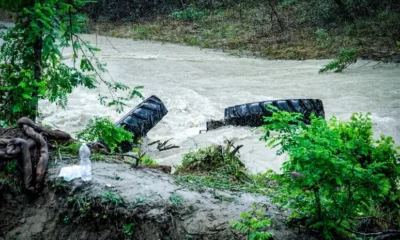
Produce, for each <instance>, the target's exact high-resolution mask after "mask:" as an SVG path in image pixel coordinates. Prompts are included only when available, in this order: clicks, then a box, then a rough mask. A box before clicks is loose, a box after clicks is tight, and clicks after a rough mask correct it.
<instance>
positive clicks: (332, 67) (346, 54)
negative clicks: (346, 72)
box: [319, 48, 360, 73]
mask: <svg viewBox="0 0 400 240" xmlns="http://www.w3.org/2000/svg"><path fill="white" fill-rule="evenodd" d="M359 54H360V53H359V51H358V50H357V49H354V48H350V49H342V50H340V53H339V56H338V57H337V58H336V59H335V60H333V61H332V62H330V63H328V64H327V65H325V66H324V67H323V68H322V69H320V70H319V72H320V73H322V72H327V71H334V72H342V71H343V69H345V68H347V67H348V66H350V65H351V64H354V63H356V62H357V58H358V56H359Z"/></svg>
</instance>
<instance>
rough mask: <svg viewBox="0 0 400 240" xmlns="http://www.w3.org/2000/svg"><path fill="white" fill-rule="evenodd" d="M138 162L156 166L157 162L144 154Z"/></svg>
mask: <svg viewBox="0 0 400 240" xmlns="http://www.w3.org/2000/svg"><path fill="white" fill-rule="evenodd" d="M140 164H142V165H148V166H157V165H158V163H157V162H156V161H155V160H154V159H152V158H151V157H149V156H144V157H143V158H142V160H141V161H140Z"/></svg>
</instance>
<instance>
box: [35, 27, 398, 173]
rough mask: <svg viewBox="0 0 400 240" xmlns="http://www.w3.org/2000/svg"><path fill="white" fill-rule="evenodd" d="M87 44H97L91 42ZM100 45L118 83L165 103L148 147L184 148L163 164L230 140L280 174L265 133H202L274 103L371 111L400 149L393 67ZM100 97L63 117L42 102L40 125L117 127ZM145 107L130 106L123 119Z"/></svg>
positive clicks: (258, 165) (253, 165)
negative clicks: (252, 107) (331, 68)
mask: <svg viewBox="0 0 400 240" xmlns="http://www.w3.org/2000/svg"><path fill="white" fill-rule="evenodd" d="M83 37H84V38H85V39H87V40H89V41H91V42H93V43H96V37H95V36H93V35H85V36H83ZM110 42H111V43H112V44H111V43H110ZM97 46H98V47H100V48H101V49H102V51H101V52H100V53H99V54H98V57H99V59H100V60H101V61H103V62H105V63H107V69H108V70H109V73H110V75H111V76H112V78H113V79H114V80H115V81H118V82H122V83H124V84H127V85H128V86H130V87H135V86H144V87H145V88H144V89H143V90H142V93H143V95H144V96H145V97H149V96H151V95H156V96H157V97H159V98H160V99H161V100H162V101H163V102H164V103H165V105H166V107H167V109H168V111H169V113H168V115H166V116H165V117H164V119H163V120H162V121H161V122H160V123H158V124H157V126H156V127H154V128H153V129H152V130H151V131H150V132H149V134H148V138H149V139H148V141H149V142H151V141H155V140H162V141H165V140H168V139H171V138H172V140H171V141H170V143H172V144H176V145H179V146H180V148H179V149H172V150H169V151H164V152H157V151H149V154H150V155H151V156H152V157H153V158H155V159H156V160H157V161H158V162H159V163H161V164H171V165H174V164H179V163H180V161H181V159H182V155H183V154H184V153H187V152H189V151H194V150H196V149H198V148H199V147H204V146H210V145H212V144H223V143H224V141H225V140H226V139H229V140H235V142H236V144H243V145H244V147H243V148H242V149H241V151H240V153H241V155H242V157H243V161H244V162H245V163H246V164H247V166H248V167H249V168H250V170H251V171H254V172H263V171H265V170H267V169H268V168H272V169H274V170H277V171H279V168H280V165H281V163H282V162H283V161H285V160H286V159H287V156H276V154H275V152H276V149H272V150H271V149H268V148H266V147H265V143H263V142H261V141H260V140H259V139H260V137H261V136H262V132H260V131H253V130H252V128H249V127H233V126H228V127H223V128H221V129H217V130H214V131H209V132H207V133H202V134H199V131H200V130H203V129H205V128H206V121H207V120H209V119H215V120H218V119H221V118H223V115H224V109H225V108H226V107H229V106H233V105H237V104H244V103H249V102H257V101H266V100H271V99H285V98H318V99H321V100H322V101H323V103H324V107H325V112H326V115H327V117H330V116H332V115H336V116H337V117H338V118H339V119H342V120H347V119H348V118H349V117H350V116H351V114H352V113H353V112H364V113H366V112H372V113H373V115H372V119H373V122H374V130H375V132H376V133H377V134H378V135H379V134H386V135H392V136H393V137H394V139H395V140H396V142H400V122H399V121H398V119H399V116H400V104H399V100H398V99H400V91H398V90H399V89H400V81H399V80H398V76H400V69H399V68H397V67H396V66H395V65H382V66H375V64H374V65H372V66H371V65H366V66H364V67H361V68H359V66H362V65H363V64H365V61H359V62H358V63H357V65H355V66H352V67H350V68H349V69H346V71H344V72H343V73H341V74H336V73H328V74H319V73H318V69H319V68H321V67H322V66H324V65H325V64H326V63H328V62H329V60H308V61H269V60H261V59H254V58H237V57H233V56H229V55H227V54H225V53H223V52H218V51H214V50H201V49H198V48H193V47H188V46H180V45H173V44H161V43H154V42H145V41H132V40H130V39H116V38H108V39H106V38H105V37H101V36H97ZM116 49H117V50H116ZM64 54H65V55H66V56H68V54H70V51H69V50H68V49H66V50H65V51H64ZM67 61H68V60H67ZM105 77H106V78H109V76H108V75H105ZM99 93H107V89H106V88H105V87H104V86H102V87H101V88H99V89H95V90H87V89H83V88H77V89H75V90H74V91H73V93H72V94H71V95H70V96H69V104H68V106H67V108H66V109H65V110H62V109H59V108H57V107H55V106H54V105H53V104H50V103H48V102H46V101H41V102H40V111H41V113H42V116H43V117H44V119H43V122H44V123H46V124H49V125H52V126H56V127H58V128H60V129H63V130H66V131H68V132H75V131H77V130H80V129H82V128H83V127H84V126H85V124H87V122H88V121H89V119H90V118H92V117H93V116H95V115H97V116H108V117H110V119H111V120H112V121H117V120H118V119H119V118H120V117H121V116H122V115H123V113H116V112H115V109H112V108H107V107H104V106H102V105H100V104H99V102H98V94H99ZM140 102H141V100H140V99H134V100H132V101H130V102H129V105H130V106H131V107H129V108H126V109H125V112H127V111H129V110H130V109H131V108H133V107H135V106H136V105H137V104H139V103H140Z"/></svg>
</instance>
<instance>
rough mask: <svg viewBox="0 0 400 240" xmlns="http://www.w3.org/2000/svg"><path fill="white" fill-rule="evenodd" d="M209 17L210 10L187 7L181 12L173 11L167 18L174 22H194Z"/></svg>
mask: <svg viewBox="0 0 400 240" xmlns="http://www.w3.org/2000/svg"><path fill="white" fill-rule="evenodd" d="M209 15H210V10H208V9H201V10H200V9H197V8H196V7H194V6H191V7H188V8H186V9H184V10H181V11H175V12H173V13H171V14H170V15H169V16H168V17H169V18H170V19H174V20H180V21H194V20H201V19H203V18H206V17H208V16H209Z"/></svg>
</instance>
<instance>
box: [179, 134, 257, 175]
mask: <svg viewBox="0 0 400 240" xmlns="http://www.w3.org/2000/svg"><path fill="white" fill-rule="evenodd" d="M240 147H241V146H239V147H234V145H233V143H232V142H229V141H228V143H227V145H226V146H225V147H223V146H220V145H213V146H210V147H207V148H201V149H199V150H198V151H197V152H190V153H188V154H185V155H184V156H183V159H182V165H181V166H177V167H176V173H202V172H203V173H208V172H216V173H218V174H223V175H226V176H229V177H231V178H234V179H239V180H249V177H248V174H247V170H246V168H245V165H244V163H242V162H241V161H240V158H239V154H238V150H239V148H240Z"/></svg>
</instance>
